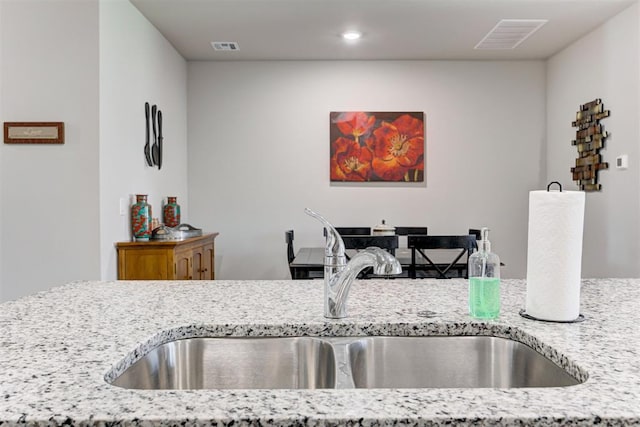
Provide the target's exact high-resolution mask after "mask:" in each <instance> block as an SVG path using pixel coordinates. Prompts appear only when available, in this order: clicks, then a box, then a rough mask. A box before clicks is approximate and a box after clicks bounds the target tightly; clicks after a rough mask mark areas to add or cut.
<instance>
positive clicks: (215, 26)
mask: <svg viewBox="0 0 640 427" xmlns="http://www.w3.org/2000/svg"><path fill="white" fill-rule="evenodd" d="M130 1H131V3H133V4H134V5H135V6H136V7H137V8H138V9H139V10H140V11H141V12H142V14H143V15H144V16H146V17H147V19H148V20H149V21H151V23H153V25H155V26H156V27H157V28H158V30H160V32H161V33H162V34H163V35H164V36H165V37H166V38H167V39H168V40H169V41H170V42H171V43H172V44H173V46H174V47H175V48H176V49H177V50H178V51H179V52H180V53H181V54H182V55H183V56H184V57H185V58H186V59H187V60H205V61H206V60H214V61H216V60H220V61H225V60H364V59H383V60H417V59H461V60H462V59H465V60H469V59H544V58H547V57H549V56H551V55H553V54H554V53H556V52H558V51H559V50H561V49H563V48H564V47H565V46H567V45H568V44H570V43H571V42H573V41H574V40H576V39H578V38H580V37H581V36H582V35H584V34H586V33H587V32H589V31H591V30H592V29H594V28H596V27H597V26H598V25H600V24H602V23H603V22H605V21H606V20H608V19H609V18H611V17H612V16H614V15H615V14H617V13H618V12H620V11H622V10H623V9H625V8H626V7H629V6H630V5H631V4H633V3H635V2H636V1H637V0H130ZM501 19H548V20H549V22H548V23H547V24H546V25H544V26H543V27H542V28H541V29H540V30H539V31H538V32H536V33H534V34H533V35H532V36H531V37H529V38H528V39H526V40H525V41H524V42H523V43H522V44H520V45H519V46H518V47H517V48H516V49H514V50H497V51H487V50H474V49H473V48H474V46H475V45H476V44H477V43H478V42H479V41H480V40H481V39H482V38H483V37H484V35H485V34H486V33H487V32H488V31H490V30H491V29H492V28H493V27H494V26H495V25H496V24H497V23H498V21H500V20H501ZM348 29H357V30H359V31H361V32H362V33H363V38H362V39H361V40H359V41H358V42H357V43H351V44H347V43H345V42H343V41H342V39H341V38H340V33H342V32H343V31H345V30H348ZM212 41H230V42H237V43H239V46H240V50H239V51H236V52H216V51H214V50H213V48H212V47H211V42H212ZM587 56H588V54H587V53H585V58H586V57H587Z"/></svg>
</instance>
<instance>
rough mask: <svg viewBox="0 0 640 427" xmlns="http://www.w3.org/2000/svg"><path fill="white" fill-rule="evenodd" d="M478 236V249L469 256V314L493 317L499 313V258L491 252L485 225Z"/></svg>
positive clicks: (480, 317)
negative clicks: (479, 238) (479, 237)
mask: <svg viewBox="0 0 640 427" xmlns="http://www.w3.org/2000/svg"><path fill="white" fill-rule="evenodd" d="M480 236H481V240H480V247H479V248H478V251H477V252H475V253H473V254H472V255H471V256H470V257H469V314H470V315H471V316H472V317H475V318H479V319H495V318H497V317H498V315H499V314H500V258H499V257H498V255H496V254H494V253H493V252H491V242H489V229H488V228H487V227H483V228H482V230H481V232H480Z"/></svg>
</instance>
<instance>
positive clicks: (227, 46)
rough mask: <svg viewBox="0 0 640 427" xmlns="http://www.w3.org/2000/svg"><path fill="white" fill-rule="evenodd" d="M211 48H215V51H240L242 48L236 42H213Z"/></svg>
mask: <svg viewBox="0 0 640 427" xmlns="http://www.w3.org/2000/svg"><path fill="white" fill-rule="evenodd" d="M211 46H213V50H228V51H234V50H240V46H238V43H236V42H211Z"/></svg>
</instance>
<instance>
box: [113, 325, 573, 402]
mask: <svg viewBox="0 0 640 427" xmlns="http://www.w3.org/2000/svg"><path fill="white" fill-rule="evenodd" d="M579 383H580V382H579V381H578V380H576V379H575V378H574V377H572V376H571V375H569V374H568V373H567V372H565V371H564V370H563V369H561V368H560V367H558V366H557V365H556V364H555V363H553V362H552V361H551V360H549V359H547V358H546V357H544V356H543V355H541V354H540V353H538V352H536V351H535V350H533V349H532V348H530V347H528V346H526V345H525V344H522V343H520V342H517V341H513V340H509V339H505V338H497V337H488V336H446V337H387V336H375V337H321V338H313V337H288V338H262V337H261V338H188V339H183V340H176V341H171V342H168V343H166V344H163V345H160V346H159V347H157V348H155V349H153V350H151V351H150V352H149V353H147V354H145V355H144V356H143V357H142V358H140V359H139V360H137V361H136V362H135V363H134V364H133V365H131V366H130V367H129V368H127V369H126V370H125V371H124V372H123V373H122V374H120V375H119V376H118V377H116V378H115V379H114V380H113V381H111V384H113V385H116V386H119V387H124V388H133V389H300V388H305V389H322V388H339V389H347V388H445V387H446V388H479V387H492V388H493V387H503V388H511V387H564V386H571V385H576V384H579Z"/></svg>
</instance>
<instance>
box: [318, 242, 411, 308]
mask: <svg viewBox="0 0 640 427" xmlns="http://www.w3.org/2000/svg"><path fill="white" fill-rule="evenodd" d="M367 267H373V271H374V273H375V274H400V273H402V267H401V266H400V262H399V261H398V260H397V259H396V258H395V257H394V256H393V255H391V254H390V253H389V252H387V251H385V250H383V249H380V248H377V247H370V248H367V249H364V250H362V251H360V252H358V253H357V254H356V255H355V256H354V257H353V258H351V260H350V261H349V263H348V264H347V265H346V266H345V267H344V269H342V270H341V271H339V272H338V273H336V274H335V275H333V276H332V277H331V278H329V279H328V280H327V276H325V289H324V291H325V304H324V316H325V317H328V318H331V319H342V318H344V317H347V316H348V313H347V299H348V298H349V291H350V290H351V285H352V284H353V281H354V280H355V278H356V277H357V276H358V273H360V272H361V271H362V270H364V269H365V268H367Z"/></svg>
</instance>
